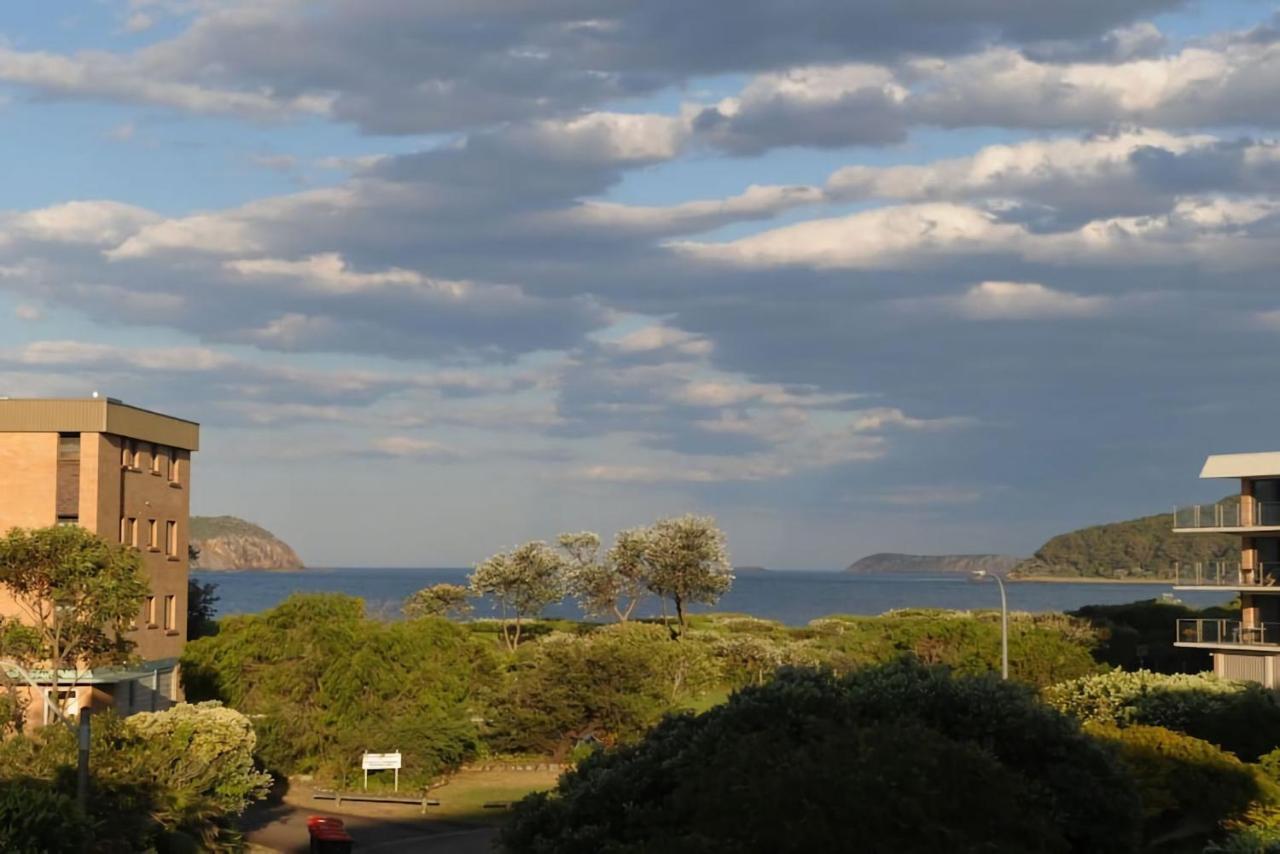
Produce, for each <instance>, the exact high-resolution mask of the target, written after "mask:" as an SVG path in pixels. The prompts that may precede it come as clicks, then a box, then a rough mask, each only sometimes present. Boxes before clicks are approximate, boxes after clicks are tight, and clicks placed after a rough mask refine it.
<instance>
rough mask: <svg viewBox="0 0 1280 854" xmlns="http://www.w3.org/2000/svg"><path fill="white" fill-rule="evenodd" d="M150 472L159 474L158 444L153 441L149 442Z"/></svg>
mask: <svg viewBox="0 0 1280 854" xmlns="http://www.w3.org/2000/svg"><path fill="white" fill-rule="evenodd" d="M150 447H151V473H152V474H154V475H156V476H157V477H159V476H160V446H159V445H157V444H156V443H155V442H152V443H151V446H150Z"/></svg>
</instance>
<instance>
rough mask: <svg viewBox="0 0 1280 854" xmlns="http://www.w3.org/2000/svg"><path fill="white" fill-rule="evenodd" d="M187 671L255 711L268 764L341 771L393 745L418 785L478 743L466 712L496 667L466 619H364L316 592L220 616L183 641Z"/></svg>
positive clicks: (193, 689) (187, 681)
mask: <svg viewBox="0 0 1280 854" xmlns="http://www.w3.org/2000/svg"><path fill="white" fill-rule="evenodd" d="M183 674H184V677H183V682H184V686H185V687H186V690H187V693H188V696H190V697H192V698H198V699H218V700H223V701H225V702H226V703H228V704H229V705H231V706H232V707H234V708H236V709H239V710H240V711H242V712H245V713H247V714H250V715H253V716H254V719H255V725H256V728H257V731H258V739H259V751H260V754H261V756H262V757H263V759H264V760H265V761H266V762H267V764H268V767H271V768H273V769H278V770H280V771H282V772H288V773H292V772H318V773H320V774H322V775H326V776H330V777H340V776H342V775H344V774H347V773H352V772H354V771H355V770H356V769H358V767H359V757H360V754H361V753H362V752H363V751H366V750H368V751H389V750H400V751H401V753H402V754H404V762H405V766H404V770H403V771H401V779H402V781H404V782H407V783H410V784H414V783H425V782H427V781H429V780H430V779H432V778H434V777H435V776H436V775H438V774H440V773H441V772H444V771H448V770H450V769H452V768H455V767H457V766H458V765H460V764H462V763H463V762H465V761H466V760H467V759H468V758H470V757H471V756H474V755H475V754H476V752H477V751H478V750H479V747H480V744H479V733H478V731H477V729H476V725H475V724H474V723H473V722H472V718H473V717H475V716H476V713H477V712H478V711H479V710H480V709H481V708H482V706H483V702H484V700H485V698H486V692H487V691H489V690H490V689H491V688H492V687H493V685H494V682H495V678H496V675H497V671H496V667H495V661H494V657H493V654H492V653H491V652H490V650H489V649H488V645H487V644H485V643H484V641H483V640H481V639H479V638H478V637H476V636H474V635H472V633H471V632H470V631H469V630H468V629H466V628H464V627H461V626H458V625H455V624H453V623H450V622H449V621H447V620H443V619H439V618H432V617H424V618H422V619H417V620H409V621H405V622H398V623H383V622H378V621H374V620H369V619H366V618H365V616H364V608H363V604H362V602H361V601H360V600H359V599H356V598H354V597H349V596H342V595H338V594H322V595H295V596H292V597H290V598H289V599H286V600H285V601H284V602H282V603H281V604H280V605H278V606H276V607H275V608H273V609H272V610H270V611H266V612H264V613H262V614H256V615H251V616H240V617H232V618H228V619H226V620H223V621H222V622H221V624H220V630H219V632H218V634H217V635H215V636H213V637H207V638H201V639H200V640H197V641H194V642H192V643H190V644H188V645H187V647H186V651H185V653H184V655H183Z"/></svg>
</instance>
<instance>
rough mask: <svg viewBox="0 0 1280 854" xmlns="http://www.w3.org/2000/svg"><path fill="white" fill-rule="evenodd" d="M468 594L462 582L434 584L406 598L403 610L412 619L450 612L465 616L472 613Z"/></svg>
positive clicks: (446, 614)
mask: <svg viewBox="0 0 1280 854" xmlns="http://www.w3.org/2000/svg"><path fill="white" fill-rule="evenodd" d="M468 595H469V594H468V591H467V588H465V587H463V586H462V585H461V584H433V585H431V586H430V587H424V588H422V589H421V590H419V591H418V592H416V593H414V594H413V595H412V596H410V597H409V598H408V599H406V600H404V607H403V608H402V609H401V610H403V611H404V615H405V616H406V617H408V618H409V619H411V620H412V619H415V618H417V617H448V616H449V615H450V614H452V615H454V616H457V617H465V616H466V615H468V614H470V613H471V603H470V602H468V601H467V596H468Z"/></svg>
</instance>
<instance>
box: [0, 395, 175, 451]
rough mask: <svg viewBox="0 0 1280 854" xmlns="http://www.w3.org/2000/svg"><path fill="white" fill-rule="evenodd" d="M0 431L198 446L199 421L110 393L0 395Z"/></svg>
mask: <svg viewBox="0 0 1280 854" xmlns="http://www.w3.org/2000/svg"><path fill="white" fill-rule="evenodd" d="M0 433H111V434H113V435H116V436H125V437H127V438H129V439H141V440H142V441H144V442H155V443H156V444H159V445H171V446H173V447H175V448H182V449H183V450H187V451H198V450H200V425H199V424H197V423H196V422H194V421H188V420H186V419H185V418H175V417H173V416H172V415H164V414H162V413H159V412H152V411H151V410H149V409H142V408H140V407H137V406H130V405H128V404H127V403H121V402H120V401H118V400H116V399H115V398H111V397H83V398H0Z"/></svg>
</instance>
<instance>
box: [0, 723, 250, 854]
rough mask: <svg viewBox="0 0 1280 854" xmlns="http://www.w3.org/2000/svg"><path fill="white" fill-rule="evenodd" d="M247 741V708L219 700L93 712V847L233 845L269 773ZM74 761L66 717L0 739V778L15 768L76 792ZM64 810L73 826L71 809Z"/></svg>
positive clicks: (112, 849) (108, 849)
mask: <svg viewBox="0 0 1280 854" xmlns="http://www.w3.org/2000/svg"><path fill="white" fill-rule="evenodd" d="M254 745H255V738H254V732H253V728H252V727H251V726H250V724H249V721H248V720H247V719H246V718H245V717H244V715H241V714H240V713H238V712H235V711H233V710H231V709H226V708H223V707H221V706H218V705H216V704H202V705H199V706H190V705H186V704H180V705H177V706H175V707H174V708H172V709H170V710H168V711H164V712H153V713H148V714H141V715H135V716H134V717H131V718H125V719H121V718H118V717H116V716H115V715H113V714H104V715H99V716H96V717H95V718H94V721H93V739H92V742H91V744H90V767H91V768H92V769H93V773H92V776H91V787H90V795H91V798H90V803H89V815H88V821H89V823H90V825H91V826H92V835H93V839H94V849H93V850H94V851H100V852H136V851H144V850H147V848H148V847H149V846H153V845H155V844H157V843H158V842H160V841H162V840H166V839H167V840H169V841H170V842H172V841H173V840H174V839H176V838H178V837H186V838H188V839H191V840H198V841H199V844H200V845H201V846H202V847H203V848H204V849H205V850H211V851H216V850H222V849H224V848H226V849H234V848H236V847H238V844H237V843H238V840H239V835H238V833H237V832H236V831H235V830H234V819H235V817H236V816H238V815H239V814H240V813H241V812H242V811H243V810H244V808H245V807H246V806H248V805H249V803H251V802H252V801H255V800H258V799H260V798H262V797H263V796H264V795H265V793H266V787H267V784H268V783H269V781H270V780H269V778H268V777H267V776H266V775H265V774H263V773H262V772H260V771H258V770H256V769H255V768H254V764H253V751H254ZM76 763H77V744H76V737H75V736H74V735H73V734H72V733H71V732H70V730H68V729H67V728H66V727H63V726H58V725H55V726H47V727H44V728H42V729H40V730H38V731H37V732H36V733H35V734H34V735H30V736H26V735H23V736H13V737H11V738H8V739H6V740H5V741H3V742H0V778H4V775H6V774H8V773H14V772H17V771H21V773H22V774H23V775H25V776H26V777H28V778H34V779H37V780H40V781H44V783H45V784H47V785H48V786H50V787H51V788H52V791H53V792H55V793H56V794H58V795H61V796H63V797H64V798H70V797H71V796H72V795H73V794H74V793H75V769H76ZM5 779H8V778H5ZM68 815H69V817H70V819H71V820H72V826H73V827H74V817H75V812H74V811H72V812H70V813H68ZM0 850H5V851H7V850H9V849H7V848H3V847H0Z"/></svg>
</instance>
